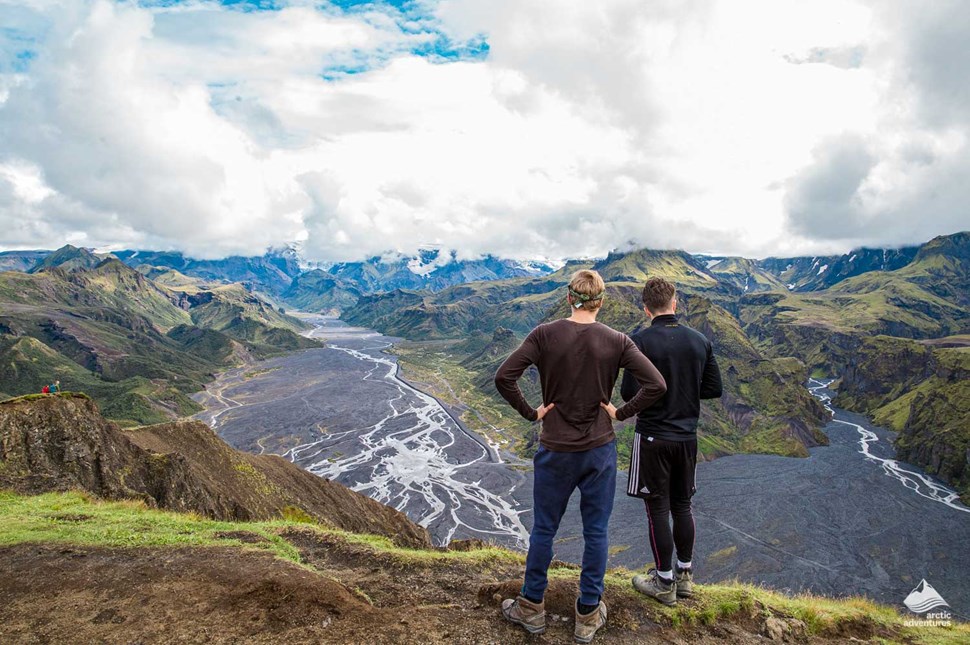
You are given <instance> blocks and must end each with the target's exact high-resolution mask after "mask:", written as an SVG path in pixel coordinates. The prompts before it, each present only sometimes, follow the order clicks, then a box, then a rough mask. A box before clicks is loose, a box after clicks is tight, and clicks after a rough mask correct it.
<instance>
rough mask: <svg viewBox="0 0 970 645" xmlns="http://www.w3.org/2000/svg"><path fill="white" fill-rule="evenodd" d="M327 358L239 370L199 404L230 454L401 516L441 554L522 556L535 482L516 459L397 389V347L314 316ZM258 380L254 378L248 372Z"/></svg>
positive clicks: (321, 353)
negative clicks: (273, 457)
mask: <svg viewBox="0 0 970 645" xmlns="http://www.w3.org/2000/svg"><path fill="white" fill-rule="evenodd" d="M306 320H308V321H311V322H313V323H314V325H315V327H314V329H313V330H312V331H311V332H309V334H308V335H309V336H310V337H313V338H318V339H321V340H323V341H325V343H326V347H322V348H318V349H309V350H306V351H303V352H300V353H297V354H293V355H288V356H284V357H280V358H276V359H271V360H269V361H266V362H263V363H259V364H258V366H254V367H246V368H238V369H235V370H231V371H229V372H226V373H225V374H223V375H221V376H220V377H219V379H217V381H216V382H215V383H213V384H211V385H209V386H208V387H207V389H206V392H204V393H200V394H199V395H196V398H197V400H198V401H199V402H200V403H201V404H202V405H203V406H204V407H205V411H204V412H201V413H199V414H198V415H197V417H196V418H198V419H200V420H202V421H205V422H206V423H208V424H210V425H211V426H212V428H213V429H214V430H215V431H216V432H217V433H219V435H220V436H221V437H222V438H223V439H224V440H225V441H226V442H228V443H229V444H230V445H231V446H233V447H235V448H238V449H242V450H247V451H250V452H257V453H261V454H262V453H264V452H269V453H276V454H280V455H283V456H284V457H285V458H286V459H288V460H290V461H292V462H293V463H296V464H298V465H300V466H302V467H303V468H305V469H306V470H308V471H309V472H311V473H314V474H316V475H319V476H321V477H324V478H327V479H332V480H334V481H337V482H339V483H341V484H344V485H345V486H348V487H349V488H351V489H352V490H355V491H357V492H360V493H363V494H365V495H368V496H369V497H371V498H373V499H376V500H377V501H379V502H382V503H384V504H387V505H389V506H391V507H392V508H396V509H398V510H400V511H403V512H404V513H406V514H407V515H408V516H409V517H410V518H411V519H412V520H414V521H415V522H417V523H418V524H420V525H421V526H424V527H426V528H427V529H428V530H429V532H430V533H431V535H432V537H433V538H434V539H435V541H436V542H437V543H439V544H447V543H448V542H449V541H451V540H455V539H469V538H477V539H482V540H489V541H496V542H499V543H502V544H507V545H510V546H519V547H521V546H523V545H524V544H526V541H527V536H528V534H527V532H526V528H525V526H524V524H523V521H522V519H521V517H520V512H521V509H520V506H521V501H522V500H523V499H528V497H526V498H523V497H522V495H523V494H525V495H528V493H522V494H520V493H518V492H517V491H519V490H520V489H522V487H523V486H524V485H525V484H526V482H527V480H528V477H527V475H528V473H526V472H523V470H522V469H515V468H510V467H509V465H508V463H507V462H508V461H509V460H511V461H513V462H515V463H517V462H518V460H517V459H516V458H515V457H514V456H510V455H507V454H506V455H504V456H503V455H502V454H500V452H499V450H497V448H496V446H495V445H493V444H490V443H489V442H487V441H486V440H484V439H483V438H482V437H480V436H479V435H477V434H475V433H473V432H471V431H470V430H468V429H467V428H465V427H464V426H463V425H462V424H461V423H460V422H458V421H457V419H456V418H455V417H454V416H453V415H452V413H451V412H449V411H448V410H446V409H445V408H443V407H442V406H441V405H440V404H439V403H438V402H437V401H436V400H435V399H434V398H432V397H431V396H430V395H428V394H425V393H424V392H421V391H420V390H418V389H416V388H414V387H413V386H411V385H409V384H407V383H405V382H404V381H402V380H400V379H399V378H398V377H397V369H398V367H397V362H396V360H395V359H394V358H393V357H392V356H390V355H388V354H387V353H385V350H386V349H387V348H389V347H390V346H391V340H390V339H387V338H385V337H383V336H381V335H380V334H377V333H374V332H371V331H368V330H362V329H357V328H352V327H348V326H346V325H344V324H343V323H341V322H340V321H338V320H336V319H333V318H326V317H319V316H308V317H306ZM254 368H255V369H257V371H256V372H254V371H253V370H254Z"/></svg>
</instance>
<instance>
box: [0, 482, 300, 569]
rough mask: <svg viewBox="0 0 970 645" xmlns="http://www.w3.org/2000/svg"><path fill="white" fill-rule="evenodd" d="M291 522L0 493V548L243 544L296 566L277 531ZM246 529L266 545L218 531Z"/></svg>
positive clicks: (74, 495)
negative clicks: (230, 518)
mask: <svg viewBox="0 0 970 645" xmlns="http://www.w3.org/2000/svg"><path fill="white" fill-rule="evenodd" d="M289 525H292V526H297V525H298V523H296V522H286V521H283V520H280V521H275V522H246V523H240V522H219V521H215V520H210V519H206V518H203V517H201V516H198V515H195V514H192V513H172V512H168V511H159V510H154V509H149V508H148V507H146V506H145V505H144V504H142V503H141V502H137V501H122V502H102V501H95V500H94V499H92V498H91V497H90V496H88V495H86V494H84V493H78V492H71V493H49V494H46V495H37V496H34V497H23V496H20V495H15V494H13V493H9V492H0V545H11V544H22V543H24V542H56V543H70V544H81V545H90V546H106V547H148V546H239V547H242V546H245V547H246V548H256V549H261V550H268V551H270V552H272V553H273V554H274V555H275V556H277V557H279V558H281V559H283V560H288V561H290V562H296V563H299V562H300V556H299V552H298V551H297V549H296V548H295V547H294V546H293V545H291V544H290V543H289V542H287V541H286V540H284V539H282V538H281V537H280V536H279V535H278V533H279V530H280V529H281V528H285V527H286V526H289ZM232 531H247V532H250V533H255V534H257V535H259V536H261V537H263V538H265V540H266V541H265V542H257V543H254V544H245V545H244V544H243V543H242V542H241V541H239V540H238V539H234V538H224V537H219V534H220V533H225V532H232Z"/></svg>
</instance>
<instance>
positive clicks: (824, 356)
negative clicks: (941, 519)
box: [739, 233, 970, 499]
mask: <svg viewBox="0 0 970 645" xmlns="http://www.w3.org/2000/svg"><path fill="white" fill-rule="evenodd" d="M739 312H740V320H741V322H742V324H743V327H744V330H745V331H746V332H747V334H748V336H749V337H750V338H751V339H752V340H753V341H754V343H755V345H756V346H758V347H759V348H761V349H762V350H763V351H764V352H765V353H766V354H768V355H769V356H775V357H784V356H796V357H798V358H799V359H800V360H802V361H803V362H804V363H806V364H807V365H808V366H809V368H810V369H811V370H812V372H813V373H814V374H815V375H816V376H819V377H823V376H833V377H841V378H840V379H839V380H838V381H837V382H836V383H837V387H838V389H839V395H838V397H837V398H836V400H835V403H836V404H837V405H839V406H841V407H844V408H846V409H849V410H852V411H855V412H860V413H863V414H866V415H869V416H871V417H872V418H873V419H874V421H875V422H876V423H877V424H879V425H882V426H885V427H888V428H890V429H892V430H894V431H897V432H898V433H899V435H898V438H897V440H896V448H897V452H898V456H899V458H900V459H903V460H907V461H910V462H912V463H915V464H917V465H919V466H922V467H924V468H925V469H926V470H927V471H928V472H930V473H932V474H935V475H938V476H939V477H940V478H941V479H943V480H944V481H946V482H949V483H950V484H952V485H954V486H955V487H957V488H958V489H959V490H960V491H961V492H962V494H963V496H964V499H968V498H970V496H968V491H970V489H968V484H967V482H968V473H970V452H968V448H970V441H968V428H970V421H968V414H970V412H968V411H970V394H968V390H967V385H966V383H967V377H966V374H967V372H966V363H965V361H966V351H967V350H966V349H965V348H962V347H961V344H963V341H962V338H965V336H961V335H966V334H968V333H970V233H957V234H954V235H948V236H941V237H937V238H934V239H933V240H931V241H929V242H927V243H926V244H925V245H923V246H921V247H920V248H919V249H918V250H916V252H915V253H914V254H913V257H912V260H911V261H909V262H908V263H905V264H904V265H903V266H902V267H900V268H898V269H895V270H892V271H882V270H879V271H871V272H868V273H863V274H861V275H858V276H855V277H851V278H848V279H845V280H842V281H840V282H838V283H837V284H835V285H834V286H832V287H831V288H829V289H826V290H824V291H815V292H811V293H765V294H750V295H746V296H743V297H742V298H741V301H740V305H739Z"/></svg>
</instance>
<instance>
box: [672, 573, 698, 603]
mask: <svg viewBox="0 0 970 645" xmlns="http://www.w3.org/2000/svg"><path fill="white" fill-rule="evenodd" d="M674 582H676V583H677V597H678V598H690V597H691V596H693V595H694V571H693V569H677V574H676V575H675V576H674Z"/></svg>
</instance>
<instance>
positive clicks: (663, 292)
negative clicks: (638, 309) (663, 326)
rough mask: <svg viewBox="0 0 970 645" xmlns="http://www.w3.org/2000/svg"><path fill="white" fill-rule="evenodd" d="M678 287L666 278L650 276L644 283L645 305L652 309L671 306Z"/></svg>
mask: <svg viewBox="0 0 970 645" xmlns="http://www.w3.org/2000/svg"><path fill="white" fill-rule="evenodd" d="M676 295H677V288H676V287H674V283H673V282H671V281H670V280H665V279H664V278H650V279H649V280H647V283H646V284H645V285H643V306H645V307H646V308H647V309H649V310H650V311H660V310H661V309H666V308H667V307H669V306H670V303H671V301H673V299H674V296H676Z"/></svg>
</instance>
